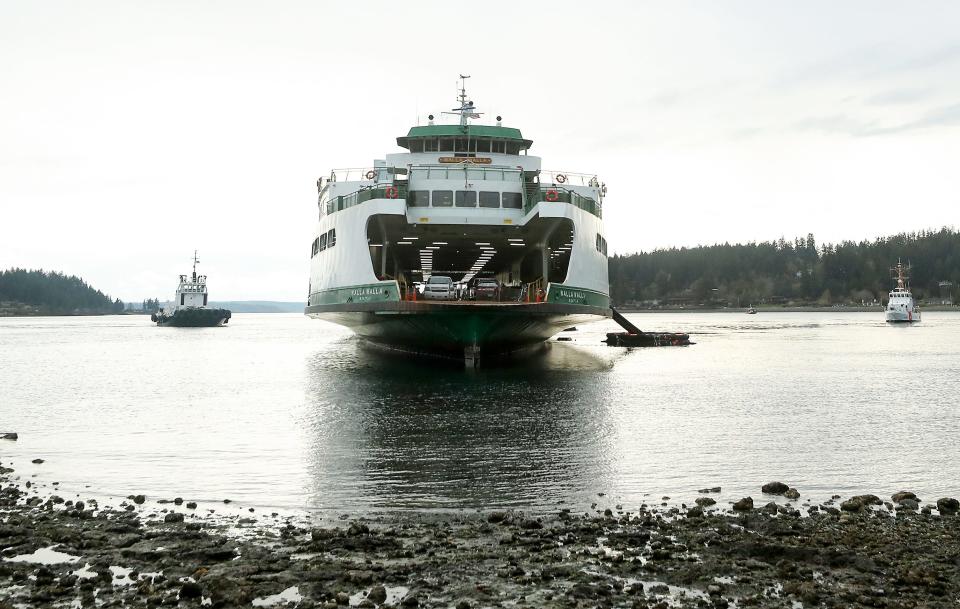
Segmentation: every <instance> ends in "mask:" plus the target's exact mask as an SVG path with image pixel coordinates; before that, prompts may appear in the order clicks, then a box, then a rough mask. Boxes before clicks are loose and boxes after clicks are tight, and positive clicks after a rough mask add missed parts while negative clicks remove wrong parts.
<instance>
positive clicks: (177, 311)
mask: <svg viewBox="0 0 960 609" xmlns="http://www.w3.org/2000/svg"><path fill="white" fill-rule="evenodd" d="M199 262H200V261H199V260H198V259H197V252H196V250H194V252H193V273H192V274H190V275H180V284H179V285H178V286H177V291H176V293H175V295H174V299H173V306H172V309H170V310H165V309H163V308H161V309H160V311H159V312H157V313H154V314H153V315H151V316H150V320H151V321H153V322H155V323H156V324H157V325H158V326H175V327H186V328H209V327H213V326H222V325H223V324H225V323H227V322H229V321H230V317H231V315H232V314H231V312H230V311H229V310H227V309H217V308H208V307H207V304H208V298H209V293H208V292H207V276H206V275H197V263H199Z"/></svg>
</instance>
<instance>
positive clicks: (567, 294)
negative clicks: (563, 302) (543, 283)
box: [560, 290, 587, 300]
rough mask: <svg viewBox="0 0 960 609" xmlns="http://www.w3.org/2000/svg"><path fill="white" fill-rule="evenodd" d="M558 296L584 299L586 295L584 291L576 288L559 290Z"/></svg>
mask: <svg viewBox="0 0 960 609" xmlns="http://www.w3.org/2000/svg"><path fill="white" fill-rule="evenodd" d="M560 298H569V299H570V300H586V299H587V295H586V293H584V292H578V291H576V290H560Z"/></svg>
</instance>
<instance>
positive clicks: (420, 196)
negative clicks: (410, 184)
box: [407, 190, 430, 207]
mask: <svg viewBox="0 0 960 609" xmlns="http://www.w3.org/2000/svg"><path fill="white" fill-rule="evenodd" d="M407 202H408V204H409V205H410V207H430V191H429V190H411V191H410V192H409V193H407Z"/></svg>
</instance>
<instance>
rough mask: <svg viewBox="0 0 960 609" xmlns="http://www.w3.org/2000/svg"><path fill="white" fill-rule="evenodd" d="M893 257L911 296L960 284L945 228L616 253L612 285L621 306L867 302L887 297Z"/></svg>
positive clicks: (959, 249)
mask: <svg viewBox="0 0 960 609" xmlns="http://www.w3.org/2000/svg"><path fill="white" fill-rule="evenodd" d="M898 259H901V260H902V261H903V262H904V263H907V262H909V263H910V264H912V265H913V271H912V281H911V284H912V287H913V291H914V294H915V295H916V296H918V297H920V298H921V299H925V300H926V301H927V302H930V301H935V302H939V301H940V294H941V287H940V285H939V284H940V282H941V281H945V280H946V281H951V282H952V283H953V286H954V289H955V288H956V286H957V285H960V232H958V231H955V230H953V229H950V228H943V229H941V230H939V231H922V232H919V233H903V234H899V235H894V236H892V237H886V238H883V239H877V240H875V241H861V242H859V243H854V242H852V241H844V242H843V243H839V244H836V245H834V244H826V245H820V246H818V245H817V243H816V240H815V239H814V236H813V235H807V236H806V237H805V238H798V239H794V240H793V241H786V240H784V239H780V240H778V241H770V242H763V243H747V244H742V245H741V244H737V245H730V244H727V243H725V244H723V245H711V246H702V247H695V248H680V249H673V248H671V249H665V250H655V251H652V252H641V253H638V254H632V255H629V256H614V257H612V258H611V259H610V289H611V295H612V297H613V300H614V303H615V304H618V305H624V304H636V305H641V306H643V305H646V306H652V305H663V304H677V305H680V304H682V305H705V306H732V307H735V306H747V305H749V304H754V305H759V304H797V305H800V304H821V305H830V304H839V303H849V304H854V303H855V304H860V303H861V302H864V303H870V302H872V301H874V300H878V301H885V300H886V294H887V292H889V290H890V288H891V287H892V286H893V283H892V280H891V274H890V267H892V266H894V265H896V263H897V260H898ZM654 301H656V303H654Z"/></svg>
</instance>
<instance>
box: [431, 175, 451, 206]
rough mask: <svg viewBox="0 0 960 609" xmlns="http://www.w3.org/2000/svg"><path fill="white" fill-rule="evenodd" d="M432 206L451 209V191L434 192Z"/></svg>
mask: <svg viewBox="0 0 960 609" xmlns="http://www.w3.org/2000/svg"><path fill="white" fill-rule="evenodd" d="M431 173H432V172H431ZM433 206H434V207H453V191H452V190H434V191H433Z"/></svg>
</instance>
